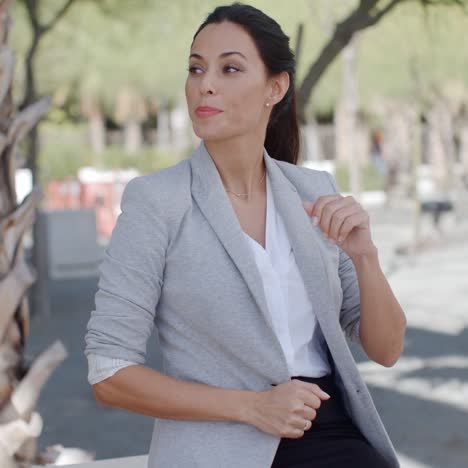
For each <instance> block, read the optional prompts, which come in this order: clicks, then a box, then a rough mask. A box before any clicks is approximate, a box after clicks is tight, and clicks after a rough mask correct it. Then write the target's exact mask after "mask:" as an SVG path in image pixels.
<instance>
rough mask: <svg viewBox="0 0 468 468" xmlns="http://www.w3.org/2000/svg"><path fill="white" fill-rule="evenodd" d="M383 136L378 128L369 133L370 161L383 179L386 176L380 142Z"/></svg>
mask: <svg viewBox="0 0 468 468" xmlns="http://www.w3.org/2000/svg"><path fill="white" fill-rule="evenodd" d="M383 138H384V134H383V131H382V130H381V129H380V128H377V129H375V130H374V131H372V133H371V160H372V163H373V164H374V166H375V168H376V169H377V171H378V172H379V174H381V175H382V176H383V177H386V176H387V165H386V162H385V159H384V157H383V152H382V142H383Z"/></svg>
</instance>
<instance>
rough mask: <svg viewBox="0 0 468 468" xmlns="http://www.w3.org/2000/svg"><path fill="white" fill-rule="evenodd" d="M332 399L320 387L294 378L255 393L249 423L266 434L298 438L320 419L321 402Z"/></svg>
mask: <svg viewBox="0 0 468 468" xmlns="http://www.w3.org/2000/svg"><path fill="white" fill-rule="evenodd" d="M329 398H330V396H329V395H328V394H327V393H325V392H324V391H323V390H321V389H320V387H319V386H318V385H316V384H313V383H309V382H303V381H302V380H299V379H293V380H291V381H289V382H285V383H282V384H279V385H277V386H274V387H273V388H271V389H268V390H264V391H262V392H257V393H255V399H254V402H253V405H252V408H251V409H250V411H249V415H250V416H249V420H248V421H247V422H248V423H249V424H252V425H254V426H255V427H257V428H258V429H260V430H261V431H263V432H268V433H269V434H273V435H275V436H279V437H287V438H291V439H298V438H299V437H302V436H303V435H304V426H305V424H306V422H307V421H313V420H314V419H315V417H316V416H317V410H318V409H319V408H320V404H321V400H328V399H329ZM312 424H313V423H312ZM310 427H312V425H311V426H310ZM310 427H309V429H310Z"/></svg>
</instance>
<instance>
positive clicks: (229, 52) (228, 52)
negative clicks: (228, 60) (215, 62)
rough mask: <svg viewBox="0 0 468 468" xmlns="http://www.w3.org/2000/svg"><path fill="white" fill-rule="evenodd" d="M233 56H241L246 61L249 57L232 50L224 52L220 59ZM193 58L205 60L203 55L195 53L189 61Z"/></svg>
mask: <svg viewBox="0 0 468 468" xmlns="http://www.w3.org/2000/svg"><path fill="white" fill-rule="evenodd" d="M233 54H237V55H240V56H241V57H243V58H244V60H247V57H246V56H245V55H244V54H242V53H241V52H237V51H235V50H232V51H231V50H230V51H227V52H223V53H221V54H219V56H220V58H222V57H227V56H228V55H233ZM192 57H194V58H198V59H201V60H204V59H203V56H202V55H200V54H197V53H195V52H193V53H191V54H190V56H189V59H190V58H192Z"/></svg>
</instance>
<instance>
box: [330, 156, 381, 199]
mask: <svg viewBox="0 0 468 468" xmlns="http://www.w3.org/2000/svg"><path fill="white" fill-rule="evenodd" d="M360 176H361V184H362V185H361V187H362V190H384V188H385V177H384V176H383V175H382V174H381V173H380V172H379V171H378V170H377V169H376V167H375V166H374V165H373V164H372V163H369V164H366V165H365V166H362V167H361V170H360ZM335 179H336V183H337V185H338V187H339V188H340V191H342V192H349V191H350V186H349V169H348V166H347V165H346V164H337V166H336V169H335Z"/></svg>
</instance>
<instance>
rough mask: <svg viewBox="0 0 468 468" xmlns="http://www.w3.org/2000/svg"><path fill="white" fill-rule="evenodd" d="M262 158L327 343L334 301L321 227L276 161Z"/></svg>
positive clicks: (266, 157)
mask: <svg viewBox="0 0 468 468" xmlns="http://www.w3.org/2000/svg"><path fill="white" fill-rule="evenodd" d="M265 153H266V150H265ZM264 159H265V163H266V167H267V169H268V174H269V176H270V181H271V188H272V191H273V196H274V199H275V204H276V209H277V210H278V211H279V213H280V216H281V217H282V219H283V222H284V225H285V227H286V231H287V233H288V236H289V241H290V243H291V247H292V249H293V252H294V258H295V260H296V264H297V267H298V269H299V272H300V273H301V276H302V278H303V280H304V286H305V288H306V290H307V293H308V296H309V298H310V301H311V303H312V305H313V310H314V313H315V316H316V318H317V321H318V322H319V324H320V327H321V329H322V332H323V334H324V336H325V339H326V341H327V342H330V340H331V339H332V333H333V330H332V329H331V328H330V327H331V326H332V321H331V320H330V315H329V314H330V309H331V308H332V307H333V303H332V302H331V301H332V300H334V295H333V294H332V291H331V289H330V287H331V286H330V280H329V278H328V270H327V266H326V259H325V257H324V251H323V247H322V242H323V241H322V240H321V239H320V237H321V233H320V228H319V227H318V226H314V225H313V224H312V221H311V219H310V217H309V215H308V214H307V213H306V211H305V209H304V207H303V205H302V199H301V197H300V196H299V194H298V192H297V189H296V187H295V186H294V185H293V183H292V182H291V181H290V180H289V179H288V178H287V177H286V176H285V175H284V174H283V172H282V170H281V169H280V167H279V166H278V164H277V163H276V161H275V160H274V159H273V158H272V157H270V156H269V155H268V153H266V155H265V158H264Z"/></svg>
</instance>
